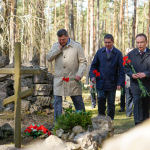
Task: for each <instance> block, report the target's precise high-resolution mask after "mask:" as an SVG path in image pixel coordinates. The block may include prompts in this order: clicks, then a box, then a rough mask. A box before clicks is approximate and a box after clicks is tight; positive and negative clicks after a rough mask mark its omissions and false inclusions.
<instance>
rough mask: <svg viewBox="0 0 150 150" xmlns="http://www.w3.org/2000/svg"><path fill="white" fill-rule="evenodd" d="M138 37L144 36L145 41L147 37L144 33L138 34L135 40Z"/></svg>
mask: <svg viewBox="0 0 150 150" xmlns="http://www.w3.org/2000/svg"><path fill="white" fill-rule="evenodd" d="M139 36H144V37H145V40H146V41H147V36H146V35H145V34H144V33H139V34H138V35H137V36H136V38H137V37H139Z"/></svg>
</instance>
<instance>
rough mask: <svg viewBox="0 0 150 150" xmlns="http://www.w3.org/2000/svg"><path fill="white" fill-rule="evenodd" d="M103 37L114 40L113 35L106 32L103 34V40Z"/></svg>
mask: <svg viewBox="0 0 150 150" xmlns="http://www.w3.org/2000/svg"><path fill="white" fill-rule="evenodd" d="M105 39H111V41H112V42H114V37H113V36H112V35H111V34H106V35H105V36H104V40H105Z"/></svg>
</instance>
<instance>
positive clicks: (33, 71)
mask: <svg viewBox="0 0 150 150" xmlns="http://www.w3.org/2000/svg"><path fill="white" fill-rule="evenodd" d="M40 73H41V70H40V69H34V68H21V74H40Z"/></svg>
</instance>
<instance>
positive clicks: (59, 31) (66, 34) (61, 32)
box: [57, 29, 68, 37]
mask: <svg viewBox="0 0 150 150" xmlns="http://www.w3.org/2000/svg"><path fill="white" fill-rule="evenodd" d="M63 35H65V36H68V32H67V31H66V30H65V29H60V30H58V32H57V36H58V37H61V36H63Z"/></svg>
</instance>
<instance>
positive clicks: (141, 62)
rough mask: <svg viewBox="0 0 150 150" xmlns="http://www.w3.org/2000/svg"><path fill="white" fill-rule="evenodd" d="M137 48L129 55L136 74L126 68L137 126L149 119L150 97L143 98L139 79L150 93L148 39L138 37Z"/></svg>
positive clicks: (139, 35) (143, 36)
mask: <svg viewBox="0 0 150 150" xmlns="http://www.w3.org/2000/svg"><path fill="white" fill-rule="evenodd" d="M136 44H137V48H136V49H133V50H132V51H131V52H129V53H128V59H129V60H131V65H133V67H134V69H135V71H136V74H135V73H133V72H132V70H131V69H129V68H128V67H127V65H125V66H124V70H125V73H126V74H127V75H128V76H129V77H130V82H131V83H130V86H131V93H132V96H133V103H134V110H133V111H134V112H133V113H134V122H135V125H136V124H139V123H141V122H142V121H144V120H145V119H147V118H149V101H150V97H148V96H146V97H142V96H141V91H140V89H139V85H138V82H137V79H140V80H141V81H142V83H143V85H144V86H145V88H146V90H147V91H148V92H150V49H148V48H147V47H146V45H147V37H146V35H145V34H143V33H141V34H138V35H137V36H136Z"/></svg>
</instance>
